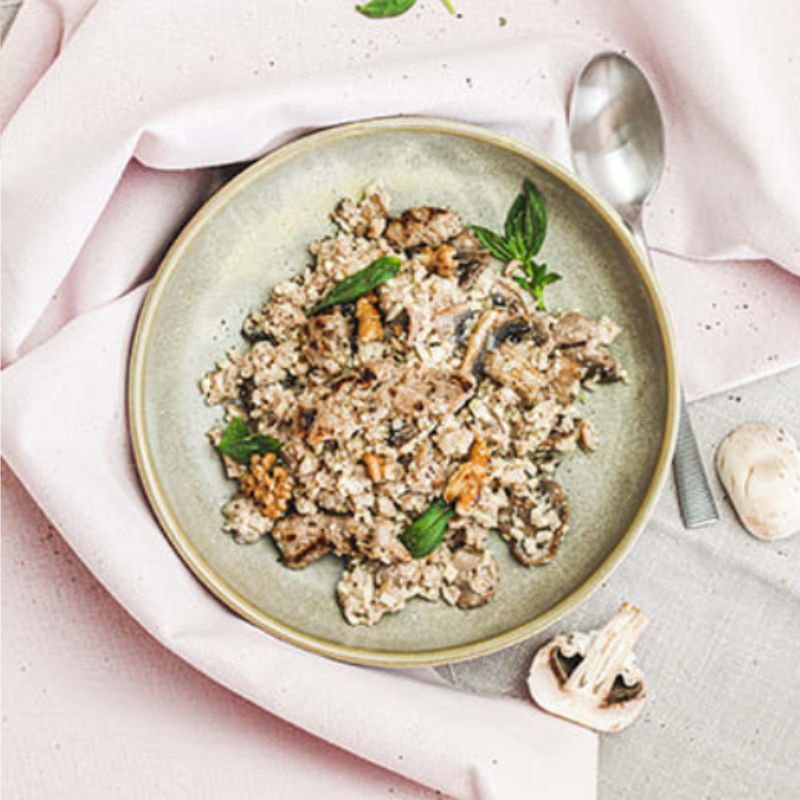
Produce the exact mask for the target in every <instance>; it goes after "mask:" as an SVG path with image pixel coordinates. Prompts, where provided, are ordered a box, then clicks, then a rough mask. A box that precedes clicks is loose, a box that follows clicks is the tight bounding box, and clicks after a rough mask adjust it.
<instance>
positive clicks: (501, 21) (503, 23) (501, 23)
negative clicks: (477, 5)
mask: <svg viewBox="0 0 800 800" xmlns="http://www.w3.org/2000/svg"><path fill="white" fill-rule="evenodd" d="M497 24H498V25H499V26H500V27H501V28H505V26H506V25H508V20H507V19H506V18H505V17H500V18H499V19H498V20H497Z"/></svg>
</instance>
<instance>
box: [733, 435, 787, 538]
mask: <svg viewBox="0 0 800 800" xmlns="http://www.w3.org/2000/svg"><path fill="white" fill-rule="evenodd" d="M717 472H718V473H719V478H720V480H721V481H722V485H723V486H724V487H725V491H726V492H727V493H728V496H729V497H730V499H731V502H732V503H733V507H734V508H735V509H736V513H737V514H738V515H739V519H740V520H741V523H742V525H744V527H745V528H746V529H747V531H748V533H751V534H752V535H753V536H755V537H756V538H758V539H765V540H768V541H771V540H774V539H785V538H786V537H787V536H791V535H792V534H794V533H798V532H800V451H798V449H797V444H796V443H795V441H794V439H793V438H792V437H791V436H790V435H789V433H787V432H786V431H785V430H783V429H782V428H775V427H773V426H772V425H769V424H767V423H766V422H750V423H747V424H746V425H742V426H741V427H739V428H736V430H734V431H732V432H731V433H729V434H728V435H727V436H726V437H725V438H724V439H723V440H722V444H720V446H719V450H717Z"/></svg>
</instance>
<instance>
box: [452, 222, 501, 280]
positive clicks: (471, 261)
mask: <svg viewBox="0 0 800 800" xmlns="http://www.w3.org/2000/svg"><path fill="white" fill-rule="evenodd" d="M450 244H451V245H452V246H453V247H454V248H455V249H456V258H457V259H458V265H459V266H458V269H459V275H458V283H459V286H461V287H462V288H463V289H471V288H472V287H473V286H474V285H475V281H476V280H477V278H478V276H479V275H480V274H481V272H482V271H483V270H484V269H485V268H486V267H488V266H489V263H490V262H491V260H492V257H491V256H490V255H489V251H488V250H487V249H486V248H485V247H484V246H483V245H482V244H481V243H480V242H479V241H478V239H477V238H476V237H475V235H474V234H473V233H472V231H471V230H469V229H468V228H465V229H464V230H463V231H462V232H461V233H459V234H458V236H456V237H455V238H453V239H451V240H450Z"/></svg>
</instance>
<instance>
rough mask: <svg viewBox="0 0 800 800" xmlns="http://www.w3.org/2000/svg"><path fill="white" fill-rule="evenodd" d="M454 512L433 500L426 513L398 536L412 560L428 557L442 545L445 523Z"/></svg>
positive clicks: (438, 501)
mask: <svg viewBox="0 0 800 800" xmlns="http://www.w3.org/2000/svg"><path fill="white" fill-rule="evenodd" d="M454 514H455V511H454V510H453V507H452V506H450V505H447V504H446V503H444V502H443V501H441V500H434V501H433V503H431V505H430V507H429V508H428V510H427V511H425V512H424V513H423V514H422V515H421V516H419V517H417V518H416V519H415V520H414V522H412V523H411V525H409V526H408V527H407V528H406V529H405V530H404V531H403V533H401V534H400V541H401V542H402V543H403V546H404V547H405V548H406V550H408V552H409V553H410V554H411V557H412V558H424V557H425V556H427V555H430V554H431V553H432V552H433V551H434V550H436V548H437V547H439V545H440V544H441V543H442V539H444V533H445V531H446V530H447V523H448V522H450V520H451V519H452V517H453V515H454Z"/></svg>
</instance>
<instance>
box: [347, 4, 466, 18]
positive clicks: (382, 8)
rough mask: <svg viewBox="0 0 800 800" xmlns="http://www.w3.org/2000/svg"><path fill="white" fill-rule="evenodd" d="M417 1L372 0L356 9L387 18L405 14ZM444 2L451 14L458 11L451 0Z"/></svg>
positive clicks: (367, 14) (374, 16)
mask: <svg viewBox="0 0 800 800" xmlns="http://www.w3.org/2000/svg"><path fill="white" fill-rule="evenodd" d="M416 2H417V0H370V2H369V3H364V5H363V6H356V11H358V12H360V13H361V14H363V15H364V16H365V17H371V18H372V19H386V18H387V17H399V16H400V15H401V14H405V13H406V11H408V10H409V9H410V8H411V7H412V6H414V4H415V3H416ZM442 3H444V7H445V8H446V9H447V10H448V11H449V12H450V13H451V14H455V13H456V10H455V8H454V7H453V4H452V2H451V0H442Z"/></svg>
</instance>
